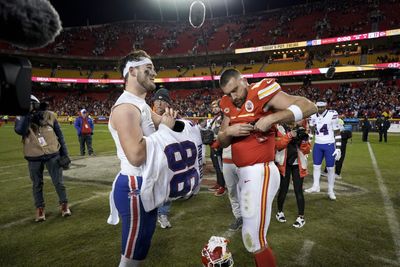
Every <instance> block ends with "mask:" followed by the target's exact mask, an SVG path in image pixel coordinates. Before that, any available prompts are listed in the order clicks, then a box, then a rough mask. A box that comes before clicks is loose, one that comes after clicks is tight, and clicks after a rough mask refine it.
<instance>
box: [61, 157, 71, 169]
mask: <svg viewBox="0 0 400 267" xmlns="http://www.w3.org/2000/svg"><path fill="white" fill-rule="evenodd" d="M58 164H59V165H60V167H61V168H63V169H64V170H68V169H69V167H70V166H71V159H70V158H69V157H68V156H67V155H63V156H60V158H59V159H58Z"/></svg>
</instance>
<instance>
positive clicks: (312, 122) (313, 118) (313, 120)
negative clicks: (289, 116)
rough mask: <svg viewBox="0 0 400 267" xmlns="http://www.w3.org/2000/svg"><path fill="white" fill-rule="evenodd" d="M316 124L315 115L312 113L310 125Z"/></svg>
mask: <svg viewBox="0 0 400 267" xmlns="http://www.w3.org/2000/svg"><path fill="white" fill-rule="evenodd" d="M315 124H316V120H315V116H314V115H312V116H311V117H310V121H309V126H310V127H315Z"/></svg>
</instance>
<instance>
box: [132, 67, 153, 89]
mask: <svg viewBox="0 0 400 267" xmlns="http://www.w3.org/2000/svg"><path fill="white" fill-rule="evenodd" d="M152 79H154V77H152V76H151V75H150V71H149V70H145V71H144V72H139V73H138V76H137V82H138V83H139V84H140V85H141V86H142V87H143V88H144V89H146V91H148V92H149V91H153V90H154V89H156V84H155V83H154V81H153V80H152Z"/></svg>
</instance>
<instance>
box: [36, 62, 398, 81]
mask: <svg viewBox="0 0 400 267" xmlns="http://www.w3.org/2000/svg"><path fill="white" fill-rule="evenodd" d="M385 68H391V69H400V62H392V63H380V64H368V65H355V66H343V67H340V66H338V67H336V73H342V72H355V71H370V70H378V69H385ZM327 71H328V68H317V69H304V70H286V71H274V72H259V73H252V74H243V76H244V77H246V78H266V77H283V76H300V75H317V74H325V73H326V72H327ZM219 77H220V76H218V75H215V76H214V77H213V78H214V80H219ZM211 80H212V77H211V76H198V77H179V78H156V79H155V83H176V82H198V81H211ZM32 81H33V82H42V83H46V82H47V83H95V84H109V83H112V84H123V83H124V80H123V79H75V78H52V77H32Z"/></svg>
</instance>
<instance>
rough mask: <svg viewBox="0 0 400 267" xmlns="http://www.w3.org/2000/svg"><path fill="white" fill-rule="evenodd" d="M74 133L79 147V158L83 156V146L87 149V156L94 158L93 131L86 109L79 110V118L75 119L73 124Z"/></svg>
mask: <svg viewBox="0 0 400 267" xmlns="http://www.w3.org/2000/svg"><path fill="white" fill-rule="evenodd" d="M74 126H75V129H76V132H77V134H78V139H79V147H80V152H81V154H80V155H81V156H84V155H85V145H86V147H87V150H88V153H89V156H94V152H93V147H92V135H93V130H94V124H93V120H92V119H91V118H90V117H89V116H88V112H87V110H86V109H81V111H80V112H79V116H78V117H77V118H76V119H75V123H74Z"/></svg>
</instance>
